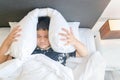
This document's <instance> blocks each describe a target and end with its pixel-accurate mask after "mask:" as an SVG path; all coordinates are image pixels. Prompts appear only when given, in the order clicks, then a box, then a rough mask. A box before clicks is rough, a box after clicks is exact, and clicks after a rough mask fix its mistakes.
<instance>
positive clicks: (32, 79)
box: [0, 52, 105, 80]
mask: <svg viewBox="0 0 120 80" xmlns="http://www.w3.org/2000/svg"><path fill="white" fill-rule="evenodd" d="M104 74H105V62H104V59H103V58H102V56H101V55H100V54H99V52H95V53H94V54H92V55H91V56H89V57H86V58H83V59H82V58H69V59H68V60H67V64H66V66H63V65H61V64H60V63H58V62H56V61H53V60H52V59H50V58H48V57H46V56H44V55H42V54H39V55H31V56H29V57H27V58H26V59H24V60H19V59H14V60H10V61H7V62H5V63H3V64H0V80H104Z"/></svg>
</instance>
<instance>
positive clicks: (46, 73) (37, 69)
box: [0, 8, 105, 80]
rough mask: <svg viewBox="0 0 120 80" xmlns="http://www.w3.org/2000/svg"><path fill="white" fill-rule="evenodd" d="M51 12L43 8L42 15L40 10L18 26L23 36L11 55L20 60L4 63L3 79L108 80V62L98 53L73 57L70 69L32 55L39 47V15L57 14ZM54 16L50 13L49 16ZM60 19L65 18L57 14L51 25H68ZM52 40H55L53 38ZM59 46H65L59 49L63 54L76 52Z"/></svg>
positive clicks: (1, 67) (0, 76) (0, 67)
mask: <svg viewBox="0 0 120 80" xmlns="http://www.w3.org/2000/svg"><path fill="white" fill-rule="evenodd" d="M51 10H52V9H49V8H48V9H47V10H46V9H42V10H41V9H40V12H39V9H36V10H35V11H33V12H30V13H29V14H28V15H27V16H25V17H24V18H23V19H22V20H21V21H20V22H19V23H18V25H20V26H21V27H22V33H21V37H20V38H19V40H18V42H16V43H14V44H12V46H11V52H12V53H11V54H10V55H12V56H14V57H16V59H13V60H9V61H7V62H5V63H2V64H0V80H104V71H105V62H104V59H103V58H102V56H101V55H100V53H98V52H95V53H93V54H91V56H88V57H86V58H83V59H82V58H69V59H68V60H67V64H66V66H63V65H62V64H60V63H58V62H56V61H53V60H51V59H50V58H48V57H46V56H44V55H42V54H39V55H31V53H32V52H33V50H34V49H35V47H36V24H37V19H38V16H46V15H47V14H46V13H47V12H46V11H48V12H49V11H50V12H51V14H52V13H56V11H54V10H52V11H51ZM53 11H54V12H53ZM36 13H37V14H36ZM38 13H39V14H38ZM51 14H50V13H49V15H51ZM54 15H55V14H53V15H52V16H54ZM58 17H62V16H61V15H60V14H59V15H57V14H56V18H55V17H52V22H51V25H52V24H54V23H56V25H57V23H59V25H58V26H57V27H55V26H54V27H55V29H56V28H58V27H60V26H62V25H63V23H64V25H66V27H67V23H66V21H65V20H64V18H63V17H62V18H61V20H60V22H59V21H57V22H56V19H58ZM54 19H55V21H54ZM25 21H26V22H25ZM60 23H62V24H60ZM67 28H68V27H67ZM53 29H54V28H53ZM28 30H29V31H28ZM57 33H58V32H57ZM50 34H53V35H51V36H53V37H54V36H56V34H55V33H50ZM58 40H59V39H57V37H56V38H55V41H57V42H59V41H58ZM50 41H52V40H51V39H50ZM51 43H52V42H51ZM53 44H54V43H53ZM60 44H62V43H60ZM55 45H56V46H60V47H61V48H60V49H58V50H60V51H62V48H65V49H64V50H63V51H65V52H66V51H70V50H72V49H71V47H70V46H68V48H67V47H62V45H59V44H57V43H55ZM52 48H53V47H52ZM69 49H70V50H69Z"/></svg>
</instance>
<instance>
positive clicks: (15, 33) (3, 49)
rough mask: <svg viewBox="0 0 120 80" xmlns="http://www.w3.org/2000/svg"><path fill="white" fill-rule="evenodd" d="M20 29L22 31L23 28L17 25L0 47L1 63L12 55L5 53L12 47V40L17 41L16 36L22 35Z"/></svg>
mask: <svg viewBox="0 0 120 80" xmlns="http://www.w3.org/2000/svg"><path fill="white" fill-rule="evenodd" d="M19 31H21V29H20V28H19V27H15V28H14V29H13V30H12V31H11V32H10V34H9V35H8V36H7V38H6V39H5V40H4V42H3V43H2V45H1V47H0V63H3V62H5V61H6V60H8V58H9V57H10V56H9V55H5V53H6V52H7V51H8V49H9V48H10V46H11V44H12V42H14V41H17V39H16V37H19V36H20V34H18V32H19Z"/></svg>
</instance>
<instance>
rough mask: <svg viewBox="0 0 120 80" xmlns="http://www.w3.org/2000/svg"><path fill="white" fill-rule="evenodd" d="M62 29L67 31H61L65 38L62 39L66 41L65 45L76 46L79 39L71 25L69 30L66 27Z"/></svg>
mask: <svg viewBox="0 0 120 80" xmlns="http://www.w3.org/2000/svg"><path fill="white" fill-rule="evenodd" d="M62 31H64V32H65V33H59V34H60V35H61V36H63V38H62V39H61V40H62V41H65V42H66V44H65V45H73V46H74V45H75V44H76V41H77V39H76V38H75V36H74V35H73V32H72V29H71V27H70V31H68V30H67V29H65V28H62Z"/></svg>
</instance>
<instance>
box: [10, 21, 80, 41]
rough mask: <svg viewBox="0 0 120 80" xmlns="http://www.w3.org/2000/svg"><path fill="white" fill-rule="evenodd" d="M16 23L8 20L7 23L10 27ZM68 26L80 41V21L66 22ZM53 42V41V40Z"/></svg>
mask: <svg viewBox="0 0 120 80" xmlns="http://www.w3.org/2000/svg"><path fill="white" fill-rule="evenodd" d="M17 24H18V22H9V25H10V27H11V28H13V27H15V26H16V25H17ZM68 24H69V26H70V27H71V29H72V31H73V34H74V36H75V37H76V39H78V40H79V41H80V37H79V36H80V35H79V25H80V22H68ZM53 42H54V41H53Z"/></svg>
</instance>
